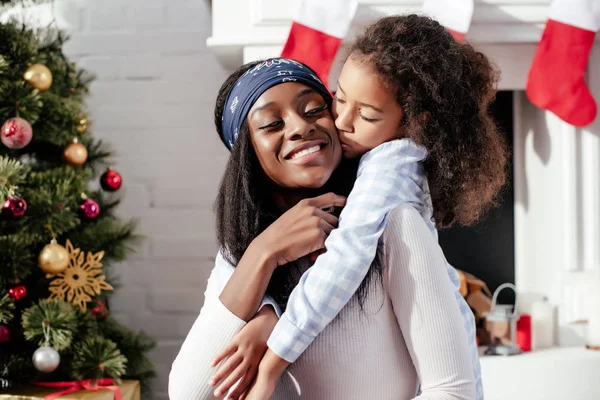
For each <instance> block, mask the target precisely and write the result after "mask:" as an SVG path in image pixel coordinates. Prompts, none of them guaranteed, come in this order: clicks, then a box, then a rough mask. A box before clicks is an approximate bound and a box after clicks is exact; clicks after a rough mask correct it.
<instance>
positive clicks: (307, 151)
mask: <svg viewBox="0 0 600 400" xmlns="http://www.w3.org/2000/svg"><path fill="white" fill-rule="evenodd" d="M319 150H321V145H316V146H313V147H309V148H308V149H304V150H300V151H299V152H297V153H294V154H292V156H291V157H290V158H291V159H292V160H294V159H296V158H298V157H304V156H307V155H309V154H312V153H316V152H317V151H319Z"/></svg>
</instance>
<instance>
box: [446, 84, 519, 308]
mask: <svg viewBox="0 0 600 400" xmlns="http://www.w3.org/2000/svg"><path fill="white" fill-rule="evenodd" d="M491 109H492V113H493V115H494V117H495V119H496V122H497V123H498V125H499V126H500V127H501V129H502V131H503V132H504V133H505V135H506V141H507V145H508V148H509V150H510V151H511V152H512V148H513V146H512V145H513V127H514V124H513V118H514V116H513V92H511V91H500V92H498V94H497V96H496V100H495V101H494V103H493V104H492V106H491ZM507 175H508V176H507V184H506V186H505V188H504V190H503V191H502V193H501V194H500V198H499V203H500V204H499V206H498V207H495V208H493V209H492V210H490V211H489V212H488V213H487V214H486V215H485V216H484V217H483V218H482V220H481V221H479V222H478V223H477V224H476V225H473V226H470V227H463V226H453V227H452V228H450V229H447V230H442V231H440V234H439V238H440V245H441V247H442V249H443V250H444V254H445V255H446V258H447V260H448V262H449V263H450V264H451V265H453V266H454V267H455V268H458V269H460V270H463V271H466V272H469V273H471V274H473V275H475V276H476V277H478V278H479V279H481V280H483V281H484V282H485V283H486V284H487V285H488V287H489V288H490V290H491V291H492V293H493V292H494V291H495V290H496V288H497V287H498V286H500V285H501V284H503V283H505V282H511V283H514V282H515V236H514V231H515V217H514V186H513V182H514V181H513V175H514V174H513V163H512V154H511V157H510V159H509V165H508V169H507ZM499 302H500V303H513V302H514V294H513V293H512V291H511V290H510V289H505V290H503V291H502V292H501V293H500V296H499Z"/></svg>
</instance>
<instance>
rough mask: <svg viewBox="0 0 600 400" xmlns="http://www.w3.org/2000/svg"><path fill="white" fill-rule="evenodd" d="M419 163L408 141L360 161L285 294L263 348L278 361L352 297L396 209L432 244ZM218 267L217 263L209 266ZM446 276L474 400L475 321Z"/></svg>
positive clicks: (300, 347)
mask: <svg viewBox="0 0 600 400" xmlns="http://www.w3.org/2000/svg"><path fill="white" fill-rule="evenodd" d="M426 157H427V153H426V150H425V149H423V148H421V147H419V146H417V145H416V144H415V143H414V142H413V141H411V140H409V139H399V140H393V141H390V142H387V143H383V144H381V145H379V146H377V147H376V148H375V149H373V150H371V151H369V152H368V153H366V154H365V155H363V156H362V158H361V160H360V164H359V167H358V174H357V178H356V182H355V184H354V187H353V189H352V192H351V193H350V195H349V196H348V199H347V202H346V206H345V207H344V209H343V210H342V213H341V215H340V219H339V226H338V228H337V229H334V230H333V231H332V232H331V234H330V235H329V237H328V238H327V240H326V241H325V247H326V248H327V251H326V252H325V253H324V254H322V255H320V256H319V257H318V258H317V261H316V262H315V264H314V265H313V266H312V267H311V268H310V269H308V270H307V271H306V272H305V273H304V274H303V275H302V277H301V278H300V282H299V283H298V285H297V286H296V287H295V288H294V290H293V291H292V293H291V294H290V298H289V300H288V304H287V308H286V311H285V312H284V313H283V315H281V316H280V319H279V321H278V323H277V325H276V326H275V329H274V330H273V332H272V333H271V336H270V337H269V340H268V342H267V344H268V346H269V348H270V349H271V350H273V351H274V352H275V353H276V354H277V355H279V356H280V357H281V358H283V359H285V360H287V361H288V362H294V361H296V359H297V358H298V357H299V356H300V354H302V353H303V352H304V350H306V348H307V347H308V346H309V345H310V344H311V343H312V341H313V340H314V339H315V338H316V336H317V335H318V334H319V333H321V332H322V331H323V330H324V329H325V327H326V326H327V324H329V323H330V322H331V321H332V320H333V319H334V318H335V317H336V316H337V315H338V313H339V312H340V311H341V310H342V308H343V307H344V306H345V305H346V304H347V303H348V301H349V300H350V299H351V298H352V296H354V293H355V292H356V291H357V289H358V287H359V286H360V284H361V283H362V281H363V279H364V277H365V276H366V274H367V272H368V270H369V267H370V266H371V263H372V262H373V260H374V258H375V255H376V251H377V244H378V242H379V239H380V238H381V236H382V235H383V231H384V229H385V227H386V225H387V218H388V215H389V213H390V212H391V211H393V210H394V209H395V208H397V207H398V206H399V205H400V204H405V203H408V204H410V205H411V206H412V207H414V208H415V209H416V210H417V211H418V212H419V213H420V214H421V216H422V217H423V219H424V220H425V222H426V223H427V225H428V227H429V229H430V230H431V232H432V234H433V235H435V237H436V238H437V230H436V228H435V225H434V223H433V218H432V209H433V207H432V204H431V196H430V194H429V188H428V185H427V178H426V175H425V171H424V167H423V163H422V161H423V160H425V158H426ZM221 259H222V258H221ZM223 261H224V260H223ZM219 264H220V263H219V259H217V266H219ZM447 270H448V276H449V277H450V280H451V281H452V284H453V285H454V287H455V289H456V290H455V297H456V301H457V302H458V306H459V308H460V311H461V315H462V317H463V321H464V326H465V330H466V332H467V334H468V340H469V343H470V347H471V353H472V354H471V356H472V360H473V370H474V375H475V377H476V381H477V383H476V389H477V400H482V399H483V387H482V385H481V370H480V365H479V354H478V351H477V345H476V340H475V319H474V317H473V313H472V312H471V310H470V308H469V306H468V305H467V303H466V301H465V300H464V298H463V297H462V296H461V295H460V293H459V291H458V289H459V288H460V279H459V277H458V274H457V272H456V270H455V269H454V268H453V267H452V266H451V265H450V264H448V267H447ZM225 283H226V280H225ZM225 283H223V285H222V286H224V285H225ZM267 303H268V304H271V305H273V306H274V308H275V309H276V310H277V311H279V310H278V307H277V306H276V305H275V304H274V302H273V301H272V300H270V299H269V298H265V300H264V301H263V304H267ZM278 314H279V312H278Z"/></svg>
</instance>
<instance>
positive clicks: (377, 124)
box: [333, 56, 404, 158]
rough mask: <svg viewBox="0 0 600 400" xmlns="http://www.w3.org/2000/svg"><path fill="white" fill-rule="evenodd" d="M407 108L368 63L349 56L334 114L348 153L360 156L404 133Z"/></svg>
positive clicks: (342, 141) (341, 139)
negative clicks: (403, 119)
mask: <svg viewBox="0 0 600 400" xmlns="http://www.w3.org/2000/svg"><path fill="white" fill-rule="evenodd" d="M403 115H404V112H403V111H402V107H400V106H399V105H398V103H397V102H396V97H395V95H394V93H392V92H391V91H389V90H388V89H387V88H386V87H385V86H384V85H383V84H382V83H381V82H380V80H379V78H378V76H377V73H376V72H375V71H373V70H372V69H371V68H370V67H369V66H367V65H365V63H361V62H357V61H356V60H355V59H354V57H353V56H350V57H348V60H346V63H345V64H344V67H343V68H342V73H341V75H340V78H339V80H338V87H337V92H336V94H335V99H334V102H333V116H334V118H335V125H336V127H337V128H338V130H339V137H340V142H341V144H342V149H343V152H344V157H348V158H355V157H360V156H362V155H363V154H364V153H366V152H367V151H369V150H371V149H373V148H375V147H377V146H379V145H380V144H382V143H384V142H387V141H390V140H392V139H398V138H400V137H402V130H401V121H402V117H403Z"/></svg>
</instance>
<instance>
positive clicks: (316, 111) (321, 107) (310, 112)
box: [306, 104, 327, 115]
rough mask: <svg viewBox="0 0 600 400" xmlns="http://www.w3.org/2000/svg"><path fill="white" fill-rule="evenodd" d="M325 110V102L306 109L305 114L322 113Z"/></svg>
mask: <svg viewBox="0 0 600 400" xmlns="http://www.w3.org/2000/svg"><path fill="white" fill-rule="evenodd" d="M325 110H327V104H324V105H322V106H320V107H317V108H313V109H312V110H309V111H307V112H306V115H318V114H320V113H322V112H323V111H325Z"/></svg>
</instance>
